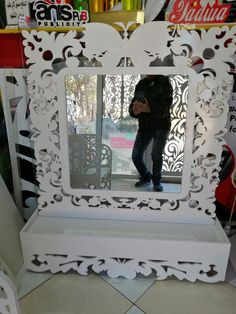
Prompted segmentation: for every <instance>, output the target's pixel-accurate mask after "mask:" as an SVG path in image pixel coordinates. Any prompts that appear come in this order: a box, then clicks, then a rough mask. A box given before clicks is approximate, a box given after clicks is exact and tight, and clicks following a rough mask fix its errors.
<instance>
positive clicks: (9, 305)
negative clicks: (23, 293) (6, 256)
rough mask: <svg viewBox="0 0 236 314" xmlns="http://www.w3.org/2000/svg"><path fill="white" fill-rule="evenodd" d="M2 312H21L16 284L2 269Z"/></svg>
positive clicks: (0, 283) (0, 285)
mask: <svg viewBox="0 0 236 314" xmlns="http://www.w3.org/2000/svg"><path fill="white" fill-rule="evenodd" d="M0 313H1V314H20V313H21V311H20V305H19V302H18V296H17V292H16V289H15V286H14V284H13V283H12V281H11V280H10V278H9V277H8V276H7V275H5V274H4V273H3V272H2V271H0Z"/></svg>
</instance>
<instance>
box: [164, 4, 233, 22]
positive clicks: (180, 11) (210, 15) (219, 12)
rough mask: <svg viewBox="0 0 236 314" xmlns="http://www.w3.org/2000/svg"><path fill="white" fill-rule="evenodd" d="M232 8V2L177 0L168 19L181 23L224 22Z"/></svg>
mask: <svg viewBox="0 0 236 314" xmlns="http://www.w3.org/2000/svg"><path fill="white" fill-rule="evenodd" d="M230 8H231V5H230V4H219V2H218V0H214V1H211V0H195V1H194V0H190V1H189V0H176V1H175V3H174V6H173V10H172V11H171V12H170V14H169V19H168V20H169V21H170V22H172V23H181V24H184V23H188V24H209V23H224V22H225V21H226V19H227V17H228V15H229V12H230Z"/></svg>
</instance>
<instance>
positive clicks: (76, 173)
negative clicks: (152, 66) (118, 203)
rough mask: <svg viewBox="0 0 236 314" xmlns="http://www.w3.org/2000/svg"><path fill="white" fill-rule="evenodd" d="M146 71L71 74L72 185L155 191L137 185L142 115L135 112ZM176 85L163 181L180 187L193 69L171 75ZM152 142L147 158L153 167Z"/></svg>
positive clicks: (169, 188) (68, 80)
mask: <svg viewBox="0 0 236 314" xmlns="http://www.w3.org/2000/svg"><path fill="white" fill-rule="evenodd" d="M143 77H145V76H143V75H140V74H127V75H122V74H106V75H96V74H94V75H87V74H84V75H66V76H65V92H66V95H65V97H66V106H67V110H66V111H67V130H68V144H69V148H68V151H69V168H70V184H71V187H72V188H75V189H77V188H80V189H107V190H116V191H119V190H120V191H145V192H147V191H152V190H153V186H152V184H148V185H146V186H144V187H139V188H137V187H135V182H137V180H138V177H139V174H138V172H137V170H136V168H135V166H134V164H133V161H132V157H131V156H132V149H133V146H134V141H135V137H136V134H137V129H138V123H137V119H135V118H133V117H131V116H130V114H129V105H130V103H131V101H132V98H133V97H134V91H135V86H136V84H137V83H138V82H139V81H140V79H141V78H143ZM168 77H169V80H170V82H171V85H172V88H173V102H172V105H171V107H170V116H171V129H170V132H169V134H168V139H167V142H166V145H165V150H164V153H163V165H162V185H163V187H164V190H165V192H171V193H179V192H180V191H181V184H182V169H183V162H184V144H185V127H186V113H187V98H188V82H189V78H188V75H183V74H174V75H171V74H169V75H168ZM151 147H152V143H151V144H150V145H149V147H148V148H147V150H146V151H145V153H144V162H145V164H146V165H147V167H148V169H149V170H150V171H151V169H152V160H151Z"/></svg>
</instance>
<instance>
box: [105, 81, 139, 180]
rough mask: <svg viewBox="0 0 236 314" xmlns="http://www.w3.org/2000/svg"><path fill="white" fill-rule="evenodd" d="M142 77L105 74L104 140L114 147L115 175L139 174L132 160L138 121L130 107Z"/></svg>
mask: <svg viewBox="0 0 236 314" xmlns="http://www.w3.org/2000/svg"><path fill="white" fill-rule="evenodd" d="M139 80H140V75H105V76H104V77H103V115H102V119H103V120H102V141H103V143H105V144H107V145H108V146H109V147H110V148H111V149H112V175H113V177H119V176H122V177H129V176H132V175H134V174H135V175H137V172H136V169H135V167H134V165H133V162H132V159H131V153H132V148H133V144H134V139H135V136H136V132H137V120H136V119H134V118H132V117H130V115H129V110H128V109H129V105H130V102H131V100H132V98H133V95H134V90H135V86H136V84H137V83H138V81H139Z"/></svg>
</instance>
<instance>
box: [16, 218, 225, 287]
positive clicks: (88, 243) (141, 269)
mask: <svg viewBox="0 0 236 314" xmlns="http://www.w3.org/2000/svg"><path fill="white" fill-rule="evenodd" d="M21 241H22V244H23V253H24V259H25V261H24V263H25V267H26V268H27V269H30V270H32V271H36V272H42V271H51V272H53V273H56V272H67V271H69V270H70V269H74V270H76V271H77V272H78V273H79V274H82V275H86V274H88V271H89V267H91V269H92V270H93V271H95V272H97V273H99V272H102V271H106V272H107V273H108V275H109V276H110V277H112V278H115V277H118V276H121V277H125V278H129V279H131V278H135V277H136V275H137V274H139V273H140V274H142V275H144V276H148V275H150V274H151V272H152V271H153V272H154V273H155V274H156V277H157V279H159V280H160V279H165V278H166V277H168V276H171V275H175V276H176V277H177V278H178V279H187V280H189V281H195V280H197V279H199V280H202V281H205V282H217V281H223V280H224V277H225V272H226V267H227V262H228V257H229V250H230V242H229V241H228V238H227V237H226V235H225V233H224V231H223V229H222V228H221V226H220V224H219V222H218V221H216V223H215V224H214V225H199V224H176V223H159V222H137V221H119V220H109V221H108V220H93V219H79V218H57V217H48V216H38V215H37V213H35V214H34V215H33V217H31V219H30V221H29V222H28V224H27V225H26V226H25V228H24V229H23V230H22V232H21Z"/></svg>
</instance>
